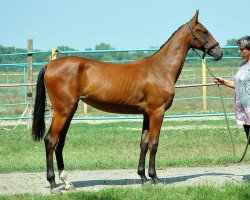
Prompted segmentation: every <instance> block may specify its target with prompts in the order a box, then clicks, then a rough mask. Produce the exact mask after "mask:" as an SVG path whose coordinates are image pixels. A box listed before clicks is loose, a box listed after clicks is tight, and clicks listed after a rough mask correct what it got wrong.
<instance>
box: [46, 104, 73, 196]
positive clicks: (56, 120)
mask: <svg viewBox="0 0 250 200" xmlns="http://www.w3.org/2000/svg"><path fill="white" fill-rule="evenodd" d="M70 107H71V106H68V107H67V109H66V110H64V112H58V111H56V110H54V116H53V121H52V124H51V127H50V130H49V132H48V134H47V135H46V137H45V138H44V143H45V149H46V161H47V180H48V181H49V183H50V186H51V193H58V192H60V189H59V188H57V186H56V182H55V172H54V166H53V153H54V150H55V147H56V145H57V144H59V146H63V145H62V143H61V142H58V141H59V139H60V138H61V134H62V133H63V132H64V131H63V130H64V129H65V126H66V125H67V122H68V120H69V119H70V120H69V121H71V118H72V116H73V114H72V110H73V109H72V108H75V106H72V107H71V108H70ZM65 135H66V133H65ZM64 137H65V136H62V138H64ZM62 141H63V140H62ZM63 143H64V142H63ZM58 152H60V151H59V150H58ZM59 154H60V153H59ZM58 158H59V160H60V156H58ZM59 162H60V161H59ZM59 166H60V167H63V162H62V163H61V164H59Z"/></svg>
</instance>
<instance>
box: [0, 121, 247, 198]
mask: <svg viewBox="0 0 250 200" xmlns="http://www.w3.org/2000/svg"><path fill="white" fill-rule="evenodd" d="M229 122H230V126H231V128H232V132H233V138H234V140H235V143H236V146H237V148H239V150H237V158H239V157H240V155H241V153H242V152H243V148H244V146H245V142H246V139H245V136H244V134H243V131H242V128H241V127H239V126H237V125H236V124H235V120H233V119H230V120H229ZM6 128H9V129H12V128H13V127H10V126H6ZM140 129H141V122H112V123H103V124H87V123H73V124H72V125H71V127H70V130H69V133H68V136H67V141H66V146H65V150H64V155H65V167H66V170H76V169H78V170H84V169H90V170H94V169H120V168H126V169H130V168H133V169H135V170H136V168H137V164H138V158H139V143H140V135H141V133H140V132H141V131H140ZM162 129H163V130H162V132H161V136H160V144H159V150H158V153H157V158H156V166H157V169H160V168H166V167H170V166H179V167H181V166H205V165H221V164H230V163H232V162H235V161H236V160H237V159H236V157H234V156H233V154H232V147H231V143H230V140H229V136H228V133H227V131H226V126H225V122H224V120H223V119H221V120H213V119H210V120H209V119H208V120H199V119H192V120H190V119H187V120H166V121H165V122H164V123H163V126H162ZM0 138H1V140H0V171H1V173H9V172H18V171H21V172H37V171H45V170H46V169H45V150H44V144H43V142H33V141H32V139H31V133H30V131H29V130H27V129H26V127H25V126H21V125H20V126H18V127H17V129H16V130H13V129H12V130H11V131H4V130H0ZM249 161H250V157H249V153H248V154H247V155H246V158H245V159H244V162H245V163H249ZM55 166H56V165H55ZM55 170H56V169H55ZM249 198H250V184H248V183H246V184H243V185H236V184H226V185H224V186H221V187H212V186H209V185H204V184H202V185H198V186H171V185H169V186H168V185H167V186H164V187H155V186H149V187H143V188H136V189H133V188H111V189H104V190H101V191H98V192H85V191H77V192H73V193H70V192H67V193H64V194H63V195H48V196H47V195H40V194H23V195H21V194H18V195H10V196H0V199H6V200H9V199H18V200H19V199H20V200H21V199H34V200H36V199H39V200H40V199H60V200H63V199H105V200H106V199H117V200H119V199H125V200H126V199H135V200H137V199H138V200H143V199H150V200H156V199H173V200H176V199H177V200H178V199H181V200H182V199H183V200H184V199H185V200H199V199H201V200H206V199H207V200H220V199H221V200H238V199H243V200H245V199H246V200H247V199H249Z"/></svg>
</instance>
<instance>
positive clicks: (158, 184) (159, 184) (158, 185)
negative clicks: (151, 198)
mask: <svg viewBox="0 0 250 200" xmlns="http://www.w3.org/2000/svg"><path fill="white" fill-rule="evenodd" d="M155 185H156V186H157V187H162V186H164V183H162V182H159V183H156V184H155Z"/></svg>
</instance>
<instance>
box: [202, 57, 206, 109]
mask: <svg viewBox="0 0 250 200" xmlns="http://www.w3.org/2000/svg"><path fill="white" fill-rule="evenodd" d="M201 62H202V84H207V75H206V59H205V58H203V59H202V60H201ZM202 108H203V111H206V110H207V87H206V86H202Z"/></svg>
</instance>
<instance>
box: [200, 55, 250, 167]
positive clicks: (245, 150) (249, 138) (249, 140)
mask: <svg viewBox="0 0 250 200" xmlns="http://www.w3.org/2000/svg"><path fill="white" fill-rule="evenodd" d="M202 62H203V64H205V63H204V60H203V59H202ZM205 66H206V64H205ZM206 69H207V71H208V72H209V74H210V75H211V76H212V77H213V78H214V79H216V77H215V76H214V74H212V73H211V71H210V69H209V68H208V67H207V66H206ZM217 86H218V90H219V94H220V99H221V104H222V107H223V111H224V115H225V119H226V123H227V129H228V132H229V135H230V139H231V142H232V145H233V152H234V156H236V153H235V143H234V140H233V137H232V132H231V129H230V126H229V123H228V119H227V114H226V109H225V103H224V100H223V98H222V94H221V89H220V87H219V85H217ZM249 142H250V134H248V136H247V143H246V146H245V149H244V152H243V154H242V156H241V158H240V159H239V160H238V161H237V162H236V163H240V162H241V161H242V160H243V159H244V158H245V155H246V153H247V149H248V146H249Z"/></svg>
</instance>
